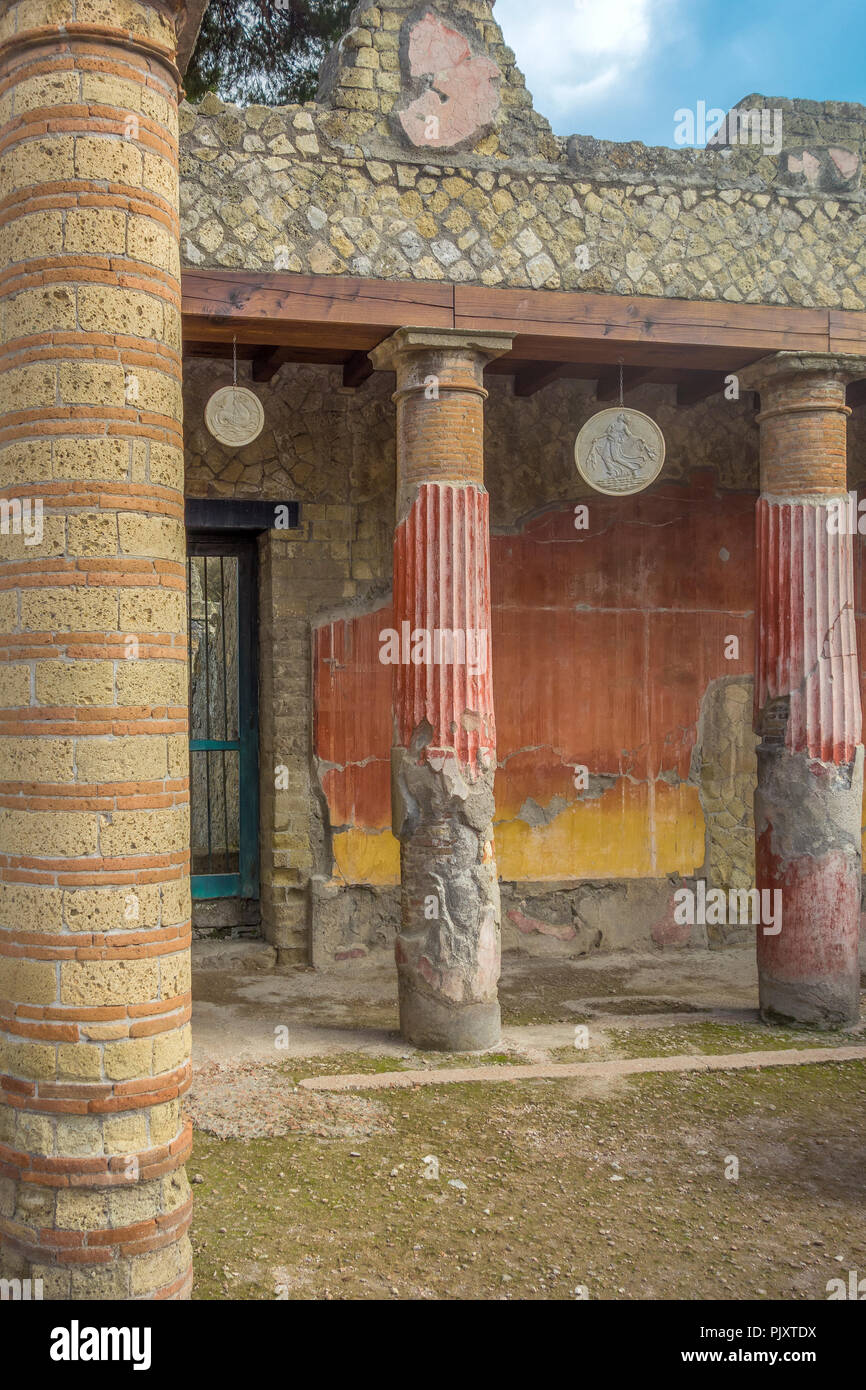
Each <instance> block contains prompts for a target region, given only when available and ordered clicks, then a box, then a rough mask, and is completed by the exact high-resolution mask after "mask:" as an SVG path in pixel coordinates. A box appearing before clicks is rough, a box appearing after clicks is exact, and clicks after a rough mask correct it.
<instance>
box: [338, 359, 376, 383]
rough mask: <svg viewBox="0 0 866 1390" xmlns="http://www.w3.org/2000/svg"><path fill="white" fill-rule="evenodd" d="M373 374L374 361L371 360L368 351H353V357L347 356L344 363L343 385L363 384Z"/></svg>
mask: <svg viewBox="0 0 866 1390" xmlns="http://www.w3.org/2000/svg"><path fill="white" fill-rule="evenodd" d="M372 375H373V363H372V362H371V361H370V358H369V357H368V355H367V353H366V352H353V353H352V355H351V357H347V358H346V361H345V362H344V363H343V385H344V386H351V387H355V388H357V387H359V386H363V385H364V382H365V381H367V380H368V379H369V378H370V377H371V376H372Z"/></svg>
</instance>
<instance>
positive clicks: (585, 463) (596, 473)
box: [574, 406, 665, 496]
mask: <svg viewBox="0 0 866 1390" xmlns="http://www.w3.org/2000/svg"><path fill="white" fill-rule="evenodd" d="M574 459H575V462H576V464H577V471H578V472H579V473H580V476H581V477H582V478H583V479H585V481H586V482H588V483H589V485H590V487H593V488H595V490H596V492H606V493H610V494H612V495H614V496H616V495H617V494H619V493H629V492H642V491H643V489H644V488H645V487H649V485H650V483H653V482H655V480H656V478H657V477H658V475H659V473H660V472H661V470H662V464H663V463H664V461H665V440H664V435H663V434H662V432H661V430H660V429H659V427H658V425H657V424H656V422H655V420H651V419H650V417H649V416H648V415H644V414H643V412H642V411H640V410H629V409H628V408H627V407H626V406H617V407H616V408H615V409H614V410H600V411H599V412H598V414H597V415H593V416H592V417H591V418H590V419H589V420H587V422H586V424H585V425H584V427H583V429H582V430H581V431H580V434H579V435H578V436H577V440H576V441H575V445H574Z"/></svg>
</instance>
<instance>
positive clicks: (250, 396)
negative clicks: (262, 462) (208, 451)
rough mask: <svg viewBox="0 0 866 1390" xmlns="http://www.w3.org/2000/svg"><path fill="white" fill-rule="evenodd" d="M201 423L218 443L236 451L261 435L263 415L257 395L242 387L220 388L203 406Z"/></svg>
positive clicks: (263, 421)
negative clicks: (202, 421)
mask: <svg viewBox="0 0 866 1390" xmlns="http://www.w3.org/2000/svg"><path fill="white" fill-rule="evenodd" d="M204 422H205V424H206V425H207V427H208V429H209V430H210V432H211V434H212V435H213V437H214V439H218V440H219V442H220V444H227V445H228V446H229V448H231V449H239V448H240V447H241V445H243V444H251V443H252V441H253V440H254V439H257V438H258V436H259V435H260V434H261V432H262V427H263V425H264V423H265V412H264V410H263V408H262V403H261V401H260V400H259V398H258V396H256V395H255V394H254V393H253V392H252V391H248V390H247V388H246V387H245V386H223V387H221V388H220V390H219V391H214V393H213V395H212V396H211V398H210V400H209V401H208V403H207V405H206V406H205V411H204Z"/></svg>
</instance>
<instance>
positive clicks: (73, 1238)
mask: <svg viewBox="0 0 866 1390" xmlns="http://www.w3.org/2000/svg"><path fill="white" fill-rule="evenodd" d="M174 52H175V25H174V21H173V20H172V19H171V17H170V8H169V7H168V6H162V5H160V6H157V5H153V6H151V5H148V4H141V3H136V0H22V3H18V4H11V5H10V4H3V5H2V6H0V312H2V324H3V340H2V341H3V348H2V358H0V509H2V518H3V525H2V527H0V531H2V534H0V1072H2V1076H0V1088H2V1091H0V1094H2V1106H0V1272H2V1275H3V1276H4V1277H7V1278H9V1277H19V1278H33V1279H41V1280H42V1281H43V1291H44V1296H45V1297H46V1298H67V1297H72V1298H91V1299H103V1298H133V1299H137V1298H176V1297H181V1296H183V1295H185V1294H187V1293H188V1291H189V1288H190V1282H191V1264H190V1246H189V1241H188V1238H187V1235H186V1232H187V1227H188V1225H189V1220H190V1196H189V1188H188V1186H187V1183H186V1179H185V1176H184V1171H183V1163H184V1159H185V1156H186V1154H187V1152H188V1149H189V1143H190V1131H189V1126H188V1125H185V1124H184V1122H183V1119H182V1116H181V1095H182V1093H183V1091H184V1090H185V1088H186V1086H187V1084H188V1075H189V1061H188V1058H189V1024H188V1017H189V931H190V929H189V918H190V905H189V879H188V869H189V816H188V768H187V762H188V753H187V713H186V700H187V694H186V690H187V676H186V592H185V561H184V556H185V540H184V524H183V453H182V436H181V391H180V346H181V335H180V293H179V291H180V283H179V280H180V265H179V250H178V167H177V165H178V158H177V96H178V82H179V78H178V73H177V70H176V68H175V65H174Z"/></svg>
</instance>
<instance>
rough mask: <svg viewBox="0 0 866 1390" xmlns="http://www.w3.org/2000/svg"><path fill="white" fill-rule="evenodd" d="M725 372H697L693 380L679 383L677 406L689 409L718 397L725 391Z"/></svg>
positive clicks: (688, 379) (689, 379)
mask: <svg viewBox="0 0 866 1390" xmlns="http://www.w3.org/2000/svg"><path fill="white" fill-rule="evenodd" d="M725 376H726V374H725V373H724V372H696V373H695V375H694V376H693V377H691V378H687V379H686V380H685V381H680V382H678V383H677V405H678V406H681V407H687V406H690V405H698V404H699V403H700V402H701V401H706V400H709V398H710V396H717V395H718V394H719V392H720V391H723V390H724V389H725Z"/></svg>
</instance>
